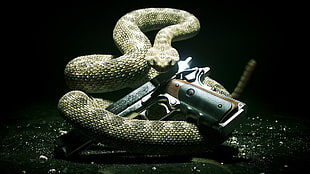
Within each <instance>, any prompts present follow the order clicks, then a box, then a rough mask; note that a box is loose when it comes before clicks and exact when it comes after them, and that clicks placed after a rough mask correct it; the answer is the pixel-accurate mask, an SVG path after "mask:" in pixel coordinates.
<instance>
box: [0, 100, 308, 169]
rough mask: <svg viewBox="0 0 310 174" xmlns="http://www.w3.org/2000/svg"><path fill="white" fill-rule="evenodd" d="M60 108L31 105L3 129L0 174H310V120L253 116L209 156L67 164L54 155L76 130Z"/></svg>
mask: <svg viewBox="0 0 310 174" xmlns="http://www.w3.org/2000/svg"><path fill="white" fill-rule="evenodd" d="M56 105H57V101H51V102H41V103H36V104H32V105H29V107H26V108H24V109H22V110H20V111H18V112H17V115H16V116H17V117H18V118H19V121H18V122H16V121H14V122H10V121H8V123H7V124H2V125H1V131H0V132H1V140H0V145H1V152H0V153H1V160H0V168H1V173H107V174H114V173H212V174H214V173H301V172H302V171H308V170H309V169H310V167H309V164H310V163H309V162H310V158H309V145H310V143H309V127H308V125H309V120H307V119H306V120H305V119H301V118H300V117H294V116H290V115H285V114H283V115H281V114H263V113H262V114H257V113H256V112H255V111H254V112H253V111H252V113H251V110H250V111H249V113H248V118H247V120H246V122H244V123H243V124H242V125H241V126H240V127H239V128H238V129H237V130H235V131H234V132H233V134H232V136H231V137H230V138H229V139H228V140H227V141H226V142H225V143H224V144H223V145H221V146H220V147H218V148H217V149H215V150H214V151H211V152H206V153H204V154H198V155H193V156H181V157H158V156H141V155H132V154H126V153H117V152H115V153H109V152H106V153H98V152H96V151H95V150H93V151H88V153H84V154H81V155H79V156H77V157H74V158H71V159H64V158H61V157H58V156H57V155H55V153H54V149H55V140H56V138H57V137H59V136H60V135H61V133H62V132H63V131H68V130H70V129H71V126H70V125H69V124H67V123H66V122H65V121H64V120H63V119H62V117H61V116H60V115H59V113H58V111H57V109H56ZM97 150H98V149H97ZM94 151H95V152H94Z"/></svg>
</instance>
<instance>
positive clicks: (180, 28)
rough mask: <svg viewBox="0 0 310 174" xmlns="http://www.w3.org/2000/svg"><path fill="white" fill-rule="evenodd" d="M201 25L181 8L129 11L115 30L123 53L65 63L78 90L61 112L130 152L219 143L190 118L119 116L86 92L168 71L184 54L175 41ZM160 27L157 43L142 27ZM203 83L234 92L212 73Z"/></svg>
mask: <svg viewBox="0 0 310 174" xmlns="http://www.w3.org/2000/svg"><path fill="white" fill-rule="evenodd" d="M199 27H200V25H199V21H198V19H197V18H196V17H195V16H193V15H192V14H190V13H188V12H186V11H182V10H177V9H169V8H149V9H140V10H135V11H132V12H130V13H128V14H126V15H124V16H123V17H122V18H121V19H120V20H119V21H118V22H117V24H116V26H115V29H114V32H113V38H114V41H115V43H116V45H117V46H118V48H119V50H120V51H121V52H122V53H123V55H122V56H120V57H118V58H112V56H109V55H88V56H81V57H78V58H75V59H73V60H72V61H70V62H69V63H68V65H67V66H66V69H65V78H66V82H67V84H68V86H69V87H70V88H71V89H75V90H74V91H71V92H68V93H67V94H65V95H64V96H63V97H62V98H61V99H60V100H59V103H58V108H59V110H60V112H61V114H62V115H63V116H64V118H66V119H67V120H68V121H69V122H71V123H73V124H74V125H75V126H77V127H79V128H81V129H83V130H84V132H85V133H86V134H87V135H90V136H91V137H92V138H93V139H94V140H96V141H100V142H102V143H104V144H106V145H108V146H110V147H114V148H116V149H123V150H126V151H129V152H138V153H151V154H181V153H191V152H201V151H204V150H206V149H208V148H210V147H211V146H213V145H214V144H216V143H218V142H216V141H213V140H212V141H211V140H210V139H209V137H208V136H205V134H203V133H201V131H200V130H199V129H198V128H197V126H195V125H194V124H192V123H188V122H186V121H156V120H152V121H151V120H138V119H128V118H124V117H120V116H117V115H115V114H113V113H111V112H109V111H107V110H105V109H104V107H103V105H104V104H103V100H99V99H95V98H92V97H89V96H88V95H87V94H85V93H84V92H88V93H101V92H108V91H114V90H118V89H121V88H125V87H137V86H139V85H142V84H143V83H145V82H146V81H147V80H149V79H150V78H153V77H154V76H156V75H157V74H158V72H164V71H166V70H167V69H169V68H170V67H171V66H173V65H175V63H176V62H177V61H178V60H179V55H178V52H177V51H176V50H175V49H174V48H172V47H171V42H172V41H177V40H183V39H187V38H190V37H193V36H194V35H196V34H197V32H198V31H199ZM156 29H161V30H160V31H159V32H158V34H157V35H156V37H155V41H154V44H153V47H152V45H151V43H150V41H149V39H148V38H147V37H146V36H145V35H144V33H143V32H146V31H150V30H156ZM204 83H205V84H206V85H209V86H210V85H211V86H213V87H214V88H216V89H217V91H219V92H221V93H222V94H225V95H229V93H228V92H227V91H226V90H225V89H224V88H223V87H222V86H221V85H220V84H218V83H217V82H215V81H214V80H212V79H209V78H208V79H206V80H205V82H204ZM82 91H84V92H82Z"/></svg>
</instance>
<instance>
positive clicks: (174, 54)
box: [145, 47, 180, 72]
mask: <svg viewBox="0 0 310 174" xmlns="http://www.w3.org/2000/svg"><path fill="white" fill-rule="evenodd" d="M145 59H146V60H147V62H148V64H149V65H150V66H152V67H153V68H154V69H155V70H156V71H158V72H166V71H168V70H169V69H171V68H172V67H173V66H175V65H176V64H177V62H178V61H179V59H180V58H179V53H178V51H177V50H176V49H174V48H172V47H170V48H167V49H158V48H154V47H152V48H150V49H149V50H148V52H147V53H146V56H145Z"/></svg>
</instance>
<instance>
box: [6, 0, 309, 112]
mask: <svg viewBox="0 0 310 174" xmlns="http://www.w3.org/2000/svg"><path fill="white" fill-rule="evenodd" d="M87 2H88V3H82V2H78V1H71V2H70V1H66V2H65V3H64V2H61V3H59V2H56V1H51V2H49V1H42V2H41V1H40V2H18V1H17V2H11V3H10V4H5V5H4V4H3V8H4V10H5V12H2V13H4V14H3V15H2V16H3V17H2V18H3V19H2V23H3V26H2V28H3V29H4V31H3V32H2V35H3V38H4V39H3V40H2V41H3V45H5V46H4V47H3V48H4V49H3V52H2V56H1V57H2V60H3V63H2V76H1V79H2V80H1V81H2V85H3V86H4V90H3V94H4V95H3V98H4V99H5V105H4V111H7V112H8V113H12V112H14V111H16V110H21V109H23V108H26V107H27V106H28V105H31V104H33V103H38V102H45V101H55V102H52V103H54V104H55V107H56V105H57V100H58V99H59V98H60V97H61V96H62V95H64V94H65V93H66V92H67V91H69V89H68V88H67V87H66V85H65V82H64V79H63V70H64V68H65V65H66V64H67V62H68V61H70V60H71V59H73V58H75V57H77V56H81V55H87V54H113V55H116V56H118V55H120V52H119V51H118V49H117V48H116V46H115V45H114V42H113V39H112V31H113V28H114V25H115V23H116V22H117V20H118V19H119V18H120V17H121V16H123V15H124V14H126V13H127V12H130V11H132V10H135V9H139V8H146V7H172V8H178V9H183V10H186V11H188V12H191V13H193V14H194V15H195V16H196V17H197V18H198V19H199V20H200V23H201V31H200V33H199V34H198V35H197V36H196V37H194V38H192V39H189V40H185V41H180V42H177V43H173V46H174V47H176V48H177V49H178V50H179V53H180V56H181V59H182V58H183V59H184V58H186V57H187V56H192V57H193V58H194V59H193V63H194V65H198V66H210V67H211V70H212V77H213V78H214V79H216V80H217V81H219V82H220V83H222V84H223V85H224V86H226V87H227V89H228V90H230V91H232V90H233V88H234V86H235V85H236V83H237V81H238V80H239V77H240V75H241V73H242V71H243V69H244V66H245V64H246V63H247V61H248V60H249V59H252V58H254V59H256V60H257V69H256V70H255V72H254V75H253V78H252V79H251V81H250V84H249V86H248V87H247V89H246V91H245V93H244V94H243V96H242V98H241V99H240V100H242V101H245V102H248V103H249V104H250V108H251V105H252V108H253V109H252V112H270V113H273V114H277V113H281V114H293V115H296V116H300V117H302V118H306V117H305V116H306V114H305V113H306V110H307V109H308V108H307V103H308V102H307V101H305V100H304V99H305V97H306V95H307V93H308V92H307V88H306V84H307V83H308V79H306V78H303V77H304V76H305V73H306V70H307V69H306V64H307V62H306V61H307V59H306V57H308V54H304V53H303V52H304V50H305V46H303V45H305V43H307V40H306V39H305V35H304V33H303V30H305V29H304V26H305V25H306V23H307V20H305V19H304V14H305V11H304V10H303V8H302V7H303V4H297V3H292V2H282V1H279V2H275V1H273V2H269V1H268V2H267V1H266V2H265V1H251V2H246V1H216V2H213V1H212V2H209V1H197V2H196V1H181V0H178V1H173V0H166V1H164V2H160V1H125V2H119V1H115V2H113V1H100V2H98V1H96V2H92V1H87ZM6 9H7V10H6ZM253 105H255V106H254V107H253ZM2 118H3V117H2Z"/></svg>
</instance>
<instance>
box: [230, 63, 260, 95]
mask: <svg viewBox="0 0 310 174" xmlns="http://www.w3.org/2000/svg"><path fill="white" fill-rule="evenodd" d="M255 67H256V61H255V60H254V59H251V60H250V61H249V62H248V64H247V65H246V66H245V68H244V71H243V74H242V76H241V77H240V80H239V82H238V84H237V86H236V87H235V89H234V91H233V92H232V94H231V96H232V97H233V98H235V99H238V98H239V97H240V95H241V93H242V92H243V91H244V89H245V87H246V85H247V83H248V81H249V80H250V78H251V75H252V73H253V71H254V69H255Z"/></svg>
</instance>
